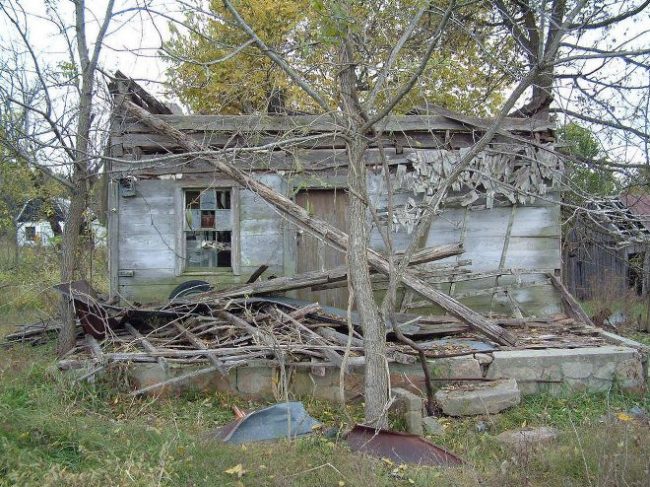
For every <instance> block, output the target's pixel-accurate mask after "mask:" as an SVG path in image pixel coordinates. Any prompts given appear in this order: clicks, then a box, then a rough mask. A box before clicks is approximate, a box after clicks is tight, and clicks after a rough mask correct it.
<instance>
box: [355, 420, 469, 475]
mask: <svg viewBox="0 0 650 487" xmlns="http://www.w3.org/2000/svg"><path fill="white" fill-rule="evenodd" d="M345 439H346V441H347V443H348V445H350V448H351V449H352V451H358V452H362V453H366V454H368V455H372V456H375V457H380V458H388V459H390V460H391V461H394V462H395V463H411V464H415V465H426V466H435V467H454V466H459V465H462V464H463V463H464V462H463V460H461V459H460V458H459V457H457V456H456V455H454V454H453V453H450V452H448V451H447V450H445V449H444V448H441V447H439V446H436V445H434V444H433V443H431V442H430V441H427V440H426V439H424V438H422V437H421V436H416V435H411V434H408V433H400V432H397V431H388V430H384V429H374V428H370V427H368V426H362V425H356V426H355V427H354V428H353V429H352V431H350V432H349V433H348V434H347V436H346V437H345Z"/></svg>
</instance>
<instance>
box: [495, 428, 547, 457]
mask: <svg viewBox="0 0 650 487" xmlns="http://www.w3.org/2000/svg"><path fill="white" fill-rule="evenodd" d="M558 434H559V432H558V430H556V429H555V428H550V427H548V426H541V427H538V428H526V429H521V430H510V431H504V432H503V433H501V434H500V435H497V440H498V441H500V442H501V443H503V444H504V445H506V446H509V447H511V448H514V449H515V450H517V451H518V452H522V451H528V450H533V449H535V448H536V447H538V446H539V445H541V444H545V443H550V442H552V441H554V440H556V439H557V437H558Z"/></svg>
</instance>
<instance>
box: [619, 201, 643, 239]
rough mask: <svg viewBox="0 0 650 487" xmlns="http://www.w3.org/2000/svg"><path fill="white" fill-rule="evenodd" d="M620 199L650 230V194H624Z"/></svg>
mask: <svg viewBox="0 0 650 487" xmlns="http://www.w3.org/2000/svg"><path fill="white" fill-rule="evenodd" d="M619 199H620V200H621V202H622V203H623V204H624V205H625V206H627V208H628V209H629V210H630V212H631V213H632V214H633V215H634V216H636V217H637V219H638V220H639V221H641V223H643V225H644V226H645V227H646V228H647V229H649V230H650V195H646V194H622V195H621V196H619Z"/></svg>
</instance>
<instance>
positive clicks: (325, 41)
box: [165, 0, 517, 115]
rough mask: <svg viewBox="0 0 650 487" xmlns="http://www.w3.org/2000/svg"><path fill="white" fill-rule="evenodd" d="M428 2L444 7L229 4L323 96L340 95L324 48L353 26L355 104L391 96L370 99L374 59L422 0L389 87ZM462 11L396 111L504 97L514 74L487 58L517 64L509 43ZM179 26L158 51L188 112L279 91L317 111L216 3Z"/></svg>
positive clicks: (404, 75) (429, 15) (251, 102)
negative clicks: (357, 56) (357, 50)
mask: <svg viewBox="0 0 650 487" xmlns="http://www.w3.org/2000/svg"><path fill="white" fill-rule="evenodd" d="M436 3H440V8H444V5H443V4H442V2H432V3H430V4H429V3H427V4H423V3H422V2H419V1H418V0H398V1H394V2H386V1H368V2H352V5H351V6H348V8H347V10H346V11H345V12H343V11H342V10H341V12H340V15H338V16H336V15H333V12H335V11H336V9H337V8H338V9H342V7H341V6H340V4H339V3H338V2H331V1H323V0H278V1H270V0H239V1H237V2H235V4H236V6H237V8H238V10H239V11H240V12H241V14H242V15H243V16H244V17H245V18H247V19H249V21H250V23H251V27H252V28H253V30H254V31H255V32H256V33H257V34H258V35H259V36H260V38H262V39H263V40H264V42H265V43H266V44H268V45H269V46H270V47H271V48H272V49H274V50H275V51H277V52H279V53H282V55H283V56H284V57H286V58H287V59H290V60H291V62H292V63H293V65H294V66H297V67H299V68H300V70H301V72H302V73H303V75H304V76H305V79H307V80H308V81H309V82H310V83H312V84H313V85H314V86H317V87H318V88H319V90H321V91H322V92H325V93H328V94H329V98H330V100H335V99H336V98H337V95H338V93H337V90H338V88H337V82H336V79H337V76H338V69H339V68H338V67H337V63H336V60H335V59H333V58H332V51H333V49H332V47H335V48H336V47H337V46H338V45H339V44H340V39H341V36H340V29H341V28H342V25H343V26H344V28H345V29H348V30H352V31H353V34H352V35H353V36H354V38H355V42H356V44H357V45H360V46H363V49H364V53H363V54H364V57H365V62H364V63H363V64H359V66H358V67H357V79H358V83H357V84H358V86H357V88H358V90H359V93H360V97H361V100H360V101H361V102H364V101H365V99H366V98H367V97H368V96H376V101H378V102H380V103H381V102H382V101H384V100H385V99H386V98H389V97H390V95H391V93H389V92H388V91H387V90H383V91H380V92H379V93H376V94H374V95H371V92H370V90H369V87H370V86H372V85H373V84H374V82H375V81H376V79H377V77H378V76H379V75H380V72H381V67H382V63H383V62H384V61H385V60H386V59H387V58H388V57H389V54H390V53H391V50H392V49H393V48H394V47H395V39H398V38H399V37H400V33H401V32H402V31H403V29H404V27H405V26H406V25H408V23H409V22H410V21H411V19H412V17H413V11H414V10H416V9H417V7H418V6H420V5H421V8H422V15H421V16H420V17H419V20H418V25H417V26H416V29H415V31H414V35H413V36H411V37H410V38H409V39H408V40H407V41H406V42H405V44H404V45H403V47H402V49H401V52H400V56H399V58H398V59H396V60H395V63H394V64H393V66H392V67H391V70H390V72H389V73H388V78H389V79H388V80H387V83H386V84H393V85H395V84H399V83H400V82H403V81H406V80H407V79H408V78H409V76H410V75H411V73H412V71H413V69H414V68H415V66H417V64H418V63H419V60H420V59H421V58H422V54H423V52H424V50H425V48H426V45H427V43H428V40H429V36H430V34H431V25H432V23H434V22H435V20H434V18H437V15H439V10H438V9H437V6H436ZM462 12H463V18H464V19H472V20H471V23H470V22H467V23H466V25H464V26H463V27H462V28H461V27H455V28H452V29H449V32H448V33H447V34H446V35H447V36H448V38H449V39H448V42H445V43H444V45H443V46H442V47H441V49H439V50H437V51H436V52H435V53H433V55H432V56H431V57H430V59H429V62H428V63H427V66H426V69H425V70H424V72H423V73H422V76H421V77H420V80H419V81H418V83H417V85H416V86H415V87H414V89H413V90H411V92H410V93H409V94H408V95H407V96H405V97H404V98H403V99H402V100H401V101H400V103H399V104H398V106H397V107H396V111H397V112H402V113H403V112H407V111H409V110H411V109H413V108H414V107H418V106H422V105H424V104H425V103H433V104H438V105H442V106H444V107H446V108H448V109H452V110H459V111H463V112H465V113H474V114H477V115H487V114H490V113H491V112H492V111H493V109H494V107H495V106H497V105H498V104H499V103H500V102H501V101H502V90H503V88H504V87H506V86H507V85H508V84H509V83H510V82H511V81H512V80H511V78H510V77H509V76H508V75H507V74H506V73H505V72H504V71H502V70H500V69H499V68H497V67H496V66H498V63H494V62H488V58H498V59H502V60H503V65H509V66H510V67H512V66H514V65H516V64H517V63H516V60H515V58H514V56H513V52H514V43H513V41H511V40H506V41H505V42H503V40H501V41H500V42H496V41H495V39H494V38H493V37H492V36H491V29H490V28H489V27H487V25H488V22H487V15H488V12H487V11H486V10H485V8H484V7H482V6H480V5H468V6H467V7H465V8H464V9H463V10H462ZM342 19H346V20H342ZM347 19H351V20H347ZM352 20H354V21H352ZM185 25H186V27H187V29H184V30H183V31H182V32H181V31H180V30H178V29H177V28H176V27H174V26H172V40H171V41H170V42H169V43H168V44H167V45H166V46H165V56H166V57H167V59H168V60H169V62H170V63H171V67H170V68H169V70H168V80H169V84H170V86H171V88H172V90H173V91H174V93H175V94H178V96H179V97H180V99H181V101H183V102H184V103H186V104H187V105H189V106H190V108H192V110H194V111H195V112H200V113H250V112H253V111H266V110H267V108H268V105H269V101H270V100H273V95H274V94H277V93H282V95H283V98H284V103H285V106H286V108H287V109H289V110H293V111H314V110H318V108H317V107H316V105H315V104H314V102H313V100H311V99H310V98H309V97H308V96H306V95H305V94H304V92H303V91H302V90H300V89H299V87H297V86H296V85H295V83H292V82H291V81H290V79H289V77H288V76H287V74H286V73H285V72H284V71H283V70H282V69H280V68H279V67H278V66H277V64H276V63H274V62H273V61H272V60H271V59H269V58H268V57H267V56H265V55H264V54H262V53H260V51H259V50H258V49H257V48H256V47H255V46H254V45H252V44H251V42H250V40H249V39H250V38H249V37H248V36H247V35H246V34H245V33H244V32H242V30H241V29H239V28H238V27H237V26H236V22H235V21H234V19H233V18H232V16H231V15H230V13H229V12H228V11H227V10H226V9H225V8H224V6H223V3H222V2H221V1H219V0H213V1H211V2H210V5H209V12H196V11H195V12H192V13H191V14H188V15H187V18H186V22H185ZM477 39H479V40H480V41H481V45H482V48H480V47H479V44H478V43H477V42H476V40H477ZM271 103H273V101H271Z"/></svg>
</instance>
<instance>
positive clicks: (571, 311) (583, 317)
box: [547, 273, 595, 326]
mask: <svg viewBox="0 0 650 487" xmlns="http://www.w3.org/2000/svg"><path fill="white" fill-rule="evenodd" d="M547 275H548V277H549V278H550V279H551V282H552V283H553V285H554V286H555V288H556V289H557V290H558V291H560V295H561V296H562V301H563V302H564V304H565V307H566V312H567V314H568V315H569V316H570V317H571V318H573V319H574V320H576V321H578V322H582V323H584V324H585V325H588V326H595V325H594V323H593V322H592V321H591V318H589V316H588V315H587V313H585V312H584V310H583V309H582V307H581V306H580V303H578V302H577V301H576V299H575V298H574V297H573V296H572V295H571V293H570V292H569V290H568V289H567V288H566V287H565V286H564V284H562V283H561V282H560V280H559V279H558V278H557V277H555V276H554V275H553V274H551V273H549V274H547Z"/></svg>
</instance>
